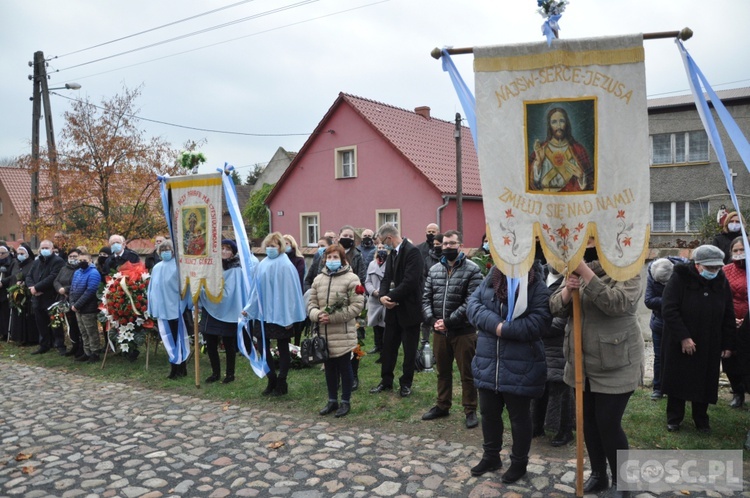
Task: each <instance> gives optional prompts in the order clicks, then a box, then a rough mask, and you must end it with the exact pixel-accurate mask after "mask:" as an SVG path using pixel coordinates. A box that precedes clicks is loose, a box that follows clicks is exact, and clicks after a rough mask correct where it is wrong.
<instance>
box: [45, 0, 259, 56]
mask: <svg viewBox="0 0 750 498" xmlns="http://www.w3.org/2000/svg"><path fill="white" fill-rule="evenodd" d="M254 1H255V0H242V1H241V2H237V3H233V4H231V5H226V6H224V7H219V8H218V9H213V10H209V11H206V12H202V13H200V14H196V15H194V16H190V17H186V18H184V19H179V20H177V21H172V22H170V23H167V24H162V25H161V26H156V27H155V28H150V29H146V30H144V31H139V32H137V33H133V34H132V35H127V36H122V37H120V38H115V39H114V40H109V41H107V42H104V43H98V44H96V45H92V46H90V47H86V48H82V49H80V50H74V51H73V52H68V53H65V54H62V55H55V56H54V57H51V58H50V59H48V60H52V59H59V58H61V57H65V56H67V55H73V54H78V53H81V52H85V51H87V50H91V49H94V48H99V47H103V46H105V45H109V44H112V43H116V42H119V41H122V40H127V39H128V38H133V37H136V36H140V35H143V34H146V33H151V32H152V31H156V30H159V29H162V28H167V27H169V26H174V25H175V24H180V23H182V22H185V21H192V20H193V19H197V18H199V17H203V16H207V15H209V14H214V13H216V12H220V11H222V10H226V9H231V8H232V7H237V6H238V5H242V4H245V3H248V2H254Z"/></svg>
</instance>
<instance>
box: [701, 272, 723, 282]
mask: <svg viewBox="0 0 750 498" xmlns="http://www.w3.org/2000/svg"><path fill="white" fill-rule="evenodd" d="M718 274H719V272H718V271H717V272H716V273H714V272H711V271H708V270H703V271H701V277H703V278H705V279H706V280H713V279H714V278H716V276H717V275H718Z"/></svg>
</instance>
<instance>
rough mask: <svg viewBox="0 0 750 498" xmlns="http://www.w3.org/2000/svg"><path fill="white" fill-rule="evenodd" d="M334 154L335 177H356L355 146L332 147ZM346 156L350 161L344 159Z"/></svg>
mask: <svg viewBox="0 0 750 498" xmlns="http://www.w3.org/2000/svg"><path fill="white" fill-rule="evenodd" d="M334 154H335V157H334V160H335V164H336V179H345V178H357V146H356V145H351V146H348V147H339V148H337V149H334ZM347 156H348V157H350V158H351V162H345V161H344V159H345V158H346V157H347Z"/></svg>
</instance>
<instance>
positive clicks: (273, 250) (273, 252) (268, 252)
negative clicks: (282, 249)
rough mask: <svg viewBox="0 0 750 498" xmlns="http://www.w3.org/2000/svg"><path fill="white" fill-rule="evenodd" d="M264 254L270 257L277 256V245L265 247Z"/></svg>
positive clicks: (274, 257)
mask: <svg viewBox="0 0 750 498" xmlns="http://www.w3.org/2000/svg"><path fill="white" fill-rule="evenodd" d="M266 256H268V257H269V258H271V259H276V258H278V257H279V249H278V248H277V247H266Z"/></svg>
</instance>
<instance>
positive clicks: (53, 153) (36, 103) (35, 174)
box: [29, 51, 81, 247]
mask: <svg viewBox="0 0 750 498" xmlns="http://www.w3.org/2000/svg"><path fill="white" fill-rule="evenodd" d="M29 66H32V67H33V68H34V74H33V76H31V75H30V76H29V79H30V80H31V81H32V82H33V85H34V95H33V97H32V98H31V100H32V101H33V106H32V122H31V159H32V161H33V167H32V173H31V216H30V225H31V229H32V232H33V235H32V238H31V245H32V246H33V247H37V246H38V242H39V240H38V237H37V231H38V227H37V222H38V217H39V119H41V114H42V105H44V124H45V129H46V132H47V154H48V156H49V176H50V183H51V184H52V202H53V204H54V206H55V209H54V210H55V217H56V218H57V219H58V220H59V219H60V216H61V215H62V200H61V199H60V195H59V186H60V178H59V172H58V170H57V148H56V147H55V133H54V130H53V128H52V107H51V105H50V101H49V92H50V90H78V89H80V88H81V85H79V84H78V83H66V84H65V86H63V87H59V88H49V87H48V86H47V62H46V61H45V60H44V53H43V52H41V51H39V52H35V53H34V61H33V62H29Z"/></svg>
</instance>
